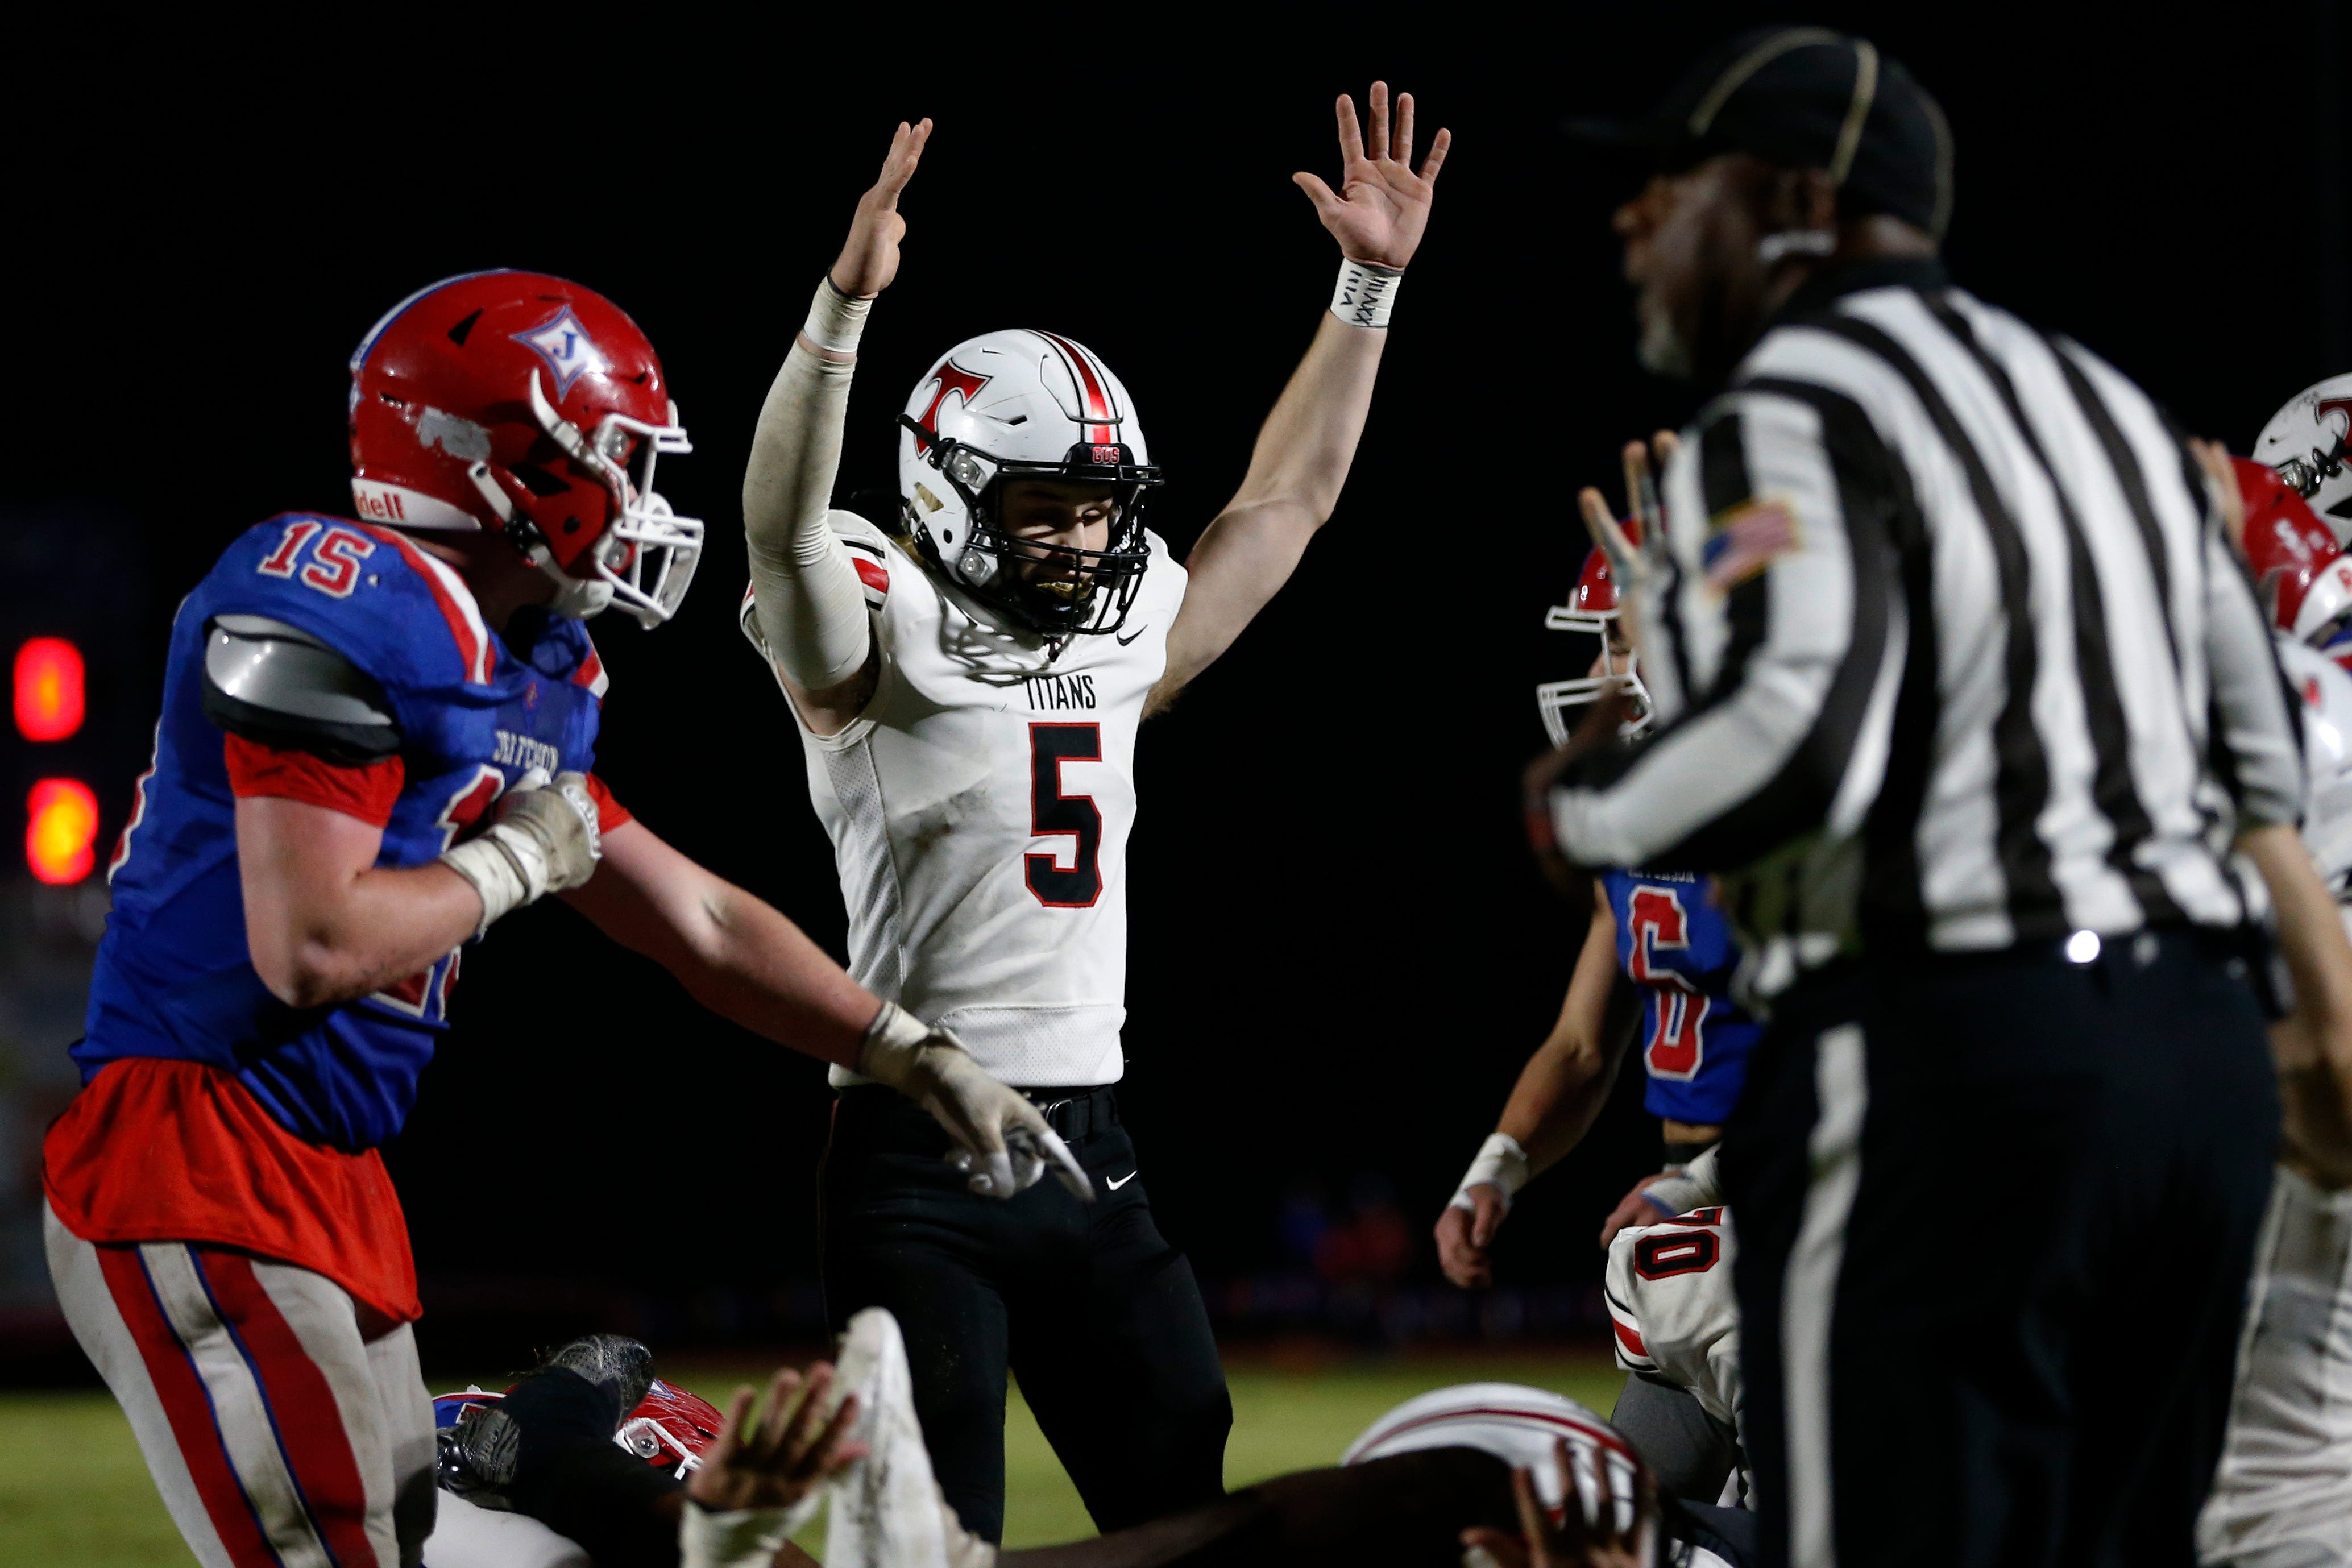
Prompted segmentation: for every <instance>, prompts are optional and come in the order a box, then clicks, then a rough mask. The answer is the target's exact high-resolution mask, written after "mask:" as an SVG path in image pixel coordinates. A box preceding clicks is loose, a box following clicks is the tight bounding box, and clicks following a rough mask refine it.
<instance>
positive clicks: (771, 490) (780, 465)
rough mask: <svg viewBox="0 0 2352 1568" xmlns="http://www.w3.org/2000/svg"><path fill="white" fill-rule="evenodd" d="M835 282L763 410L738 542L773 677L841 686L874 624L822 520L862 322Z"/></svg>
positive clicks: (845, 555)
mask: <svg viewBox="0 0 2352 1568" xmlns="http://www.w3.org/2000/svg"><path fill="white" fill-rule="evenodd" d="M864 303H865V301H862V300H847V299H846V297H845V296H844V295H843V294H842V293H841V291H840V290H839V289H835V288H834V287H833V283H832V280H831V279H826V280H825V281H824V282H822V283H820V284H819V285H818V286H817V293H816V299H815V300H814V303H813V304H812V306H811V308H810V310H809V318H808V323H807V325H806V326H805V327H804V328H803V330H802V332H801V335H800V337H799V338H797V339H796V340H794V342H793V346H792V350H791V352H790V353H786V354H785V355H784V364H783V368H782V370H780V371H778V372H777V373H776V380H775V384H773V385H772V386H771V387H770V388H769V389H768V400H767V402H766V403H765V404H764V405H762V406H761V409H760V423H759V426H758V428H757V429H756V430H754V431H753V433H752V437H751V462H750V463H749V464H748V465H747V466H746V468H744V471H743V539H744V543H745V544H746V546H747V547H748V548H749V549H750V552H751V586H752V593H753V603H754V605H755V610H754V614H755V615H756V616H757V617H758V621H759V626H760V631H761V636H762V637H764V638H765V639H766V641H767V647H768V657H769V658H770V660H771V661H772V663H773V664H774V666H775V668H776V671H777V673H778V674H780V675H782V676H783V677H784V678H785V679H788V680H790V681H791V682H793V684H794V685H795V686H798V687H800V688H801V689H803V690H804V691H823V690H826V689H830V688H832V687H835V686H839V685H841V684H842V683H843V682H844V681H845V680H847V679H850V678H851V677H852V676H854V675H856V673H857V672H858V671H859V670H860V669H862V668H865V665H866V655H867V653H868V652H869V651H871V648H872V643H873V628H872V626H870V625H869V624H868V622H867V619H866V595H865V590H864V588H863V587H862V585H861V584H859V582H858V579H857V571H856V567H855V566H853V565H852V564H851V563H850V559H849V551H848V548H847V547H846V546H845V545H844V544H843V543H842V542H841V539H840V536H839V535H837V534H835V532H834V531H833V529H832V527H831V526H830V525H829V524H828V523H827V522H826V521H825V518H826V508H827V503H828V501H829V500H830V499H831V497H832V494H833V481H834V477H835V474H836V473H837V472H838V471H839V469H840V467H841V432H842V426H843V424H844V422H845V419H846V417H847V415H848V408H849V383H850V378H851V376H852V374H854V372H855V371H856V355H855V354H853V353H849V351H848V349H847V348H845V347H843V346H841V345H843V344H844V343H847V344H849V345H855V344H856V341H857V332H858V331H861V330H862V329H863V321H862V310H861V311H858V312H856V313H855V314H853V312H851V311H850V310H848V309H847V307H848V306H853V305H855V306H862V305H864Z"/></svg>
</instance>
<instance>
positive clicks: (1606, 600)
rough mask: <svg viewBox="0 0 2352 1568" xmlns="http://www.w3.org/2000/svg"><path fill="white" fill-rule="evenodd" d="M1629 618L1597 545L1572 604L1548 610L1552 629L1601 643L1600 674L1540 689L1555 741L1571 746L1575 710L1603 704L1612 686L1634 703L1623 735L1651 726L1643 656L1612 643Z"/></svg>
mask: <svg viewBox="0 0 2352 1568" xmlns="http://www.w3.org/2000/svg"><path fill="white" fill-rule="evenodd" d="M1625 527H1626V528H1627V530H1628V531H1629V532H1630V533H1631V534H1632V535H1633V537H1635V538H1638V537H1639V536H1640V530H1639V528H1638V527H1636V526H1635V525H1633V524H1631V523H1628V524H1626V525H1625ZM1623 614H1624V610H1623V607H1622V604H1621V603H1620V601H1619V599H1618V596H1617V584H1616V581H1615V579H1614V578H1613V577H1612V574H1611V571H1610V564H1609V556H1608V552H1606V551H1604V550H1602V549H1601V547H1600V546H1598V545H1595V546H1594V547H1593V550H1592V552H1591V554H1589V555H1587V556H1586V557H1585V558H1584V570H1583V571H1582V572H1580V573H1579V574H1577V579H1576V586H1575V587H1574V588H1572V589H1570V591H1569V595H1568V603H1567V604H1565V605H1552V606H1551V608H1549V609H1548V610H1546V611H1545V612H1544V629H1545V630H1546V631H1554V632H1583V633H1585V634H1586V635H1588V636H1592V637H1599V638H1600V639H1601V658H1600V661H1599V664H1600V673H1599V674H1597V675H1595V674H1591V673H1587V674H1584V675H1580V676H1577V677H1575V678H1574V679H1570V680H1547V681H1545V682H1544V683H1543V684H1542V685H1540V686H1538V687H1537V688H1536V711H1537V712H1538V714H1540V715H1541V716H1542V718H1543V727H1544V733H1545V734H1547V735H1549V736H1550V737H1551V743H1552V744H1553V745H1555V746H1565V745H1567V744H1568V737H1569V734H1570V731H1573V730H1574V729H1575V728H1576V721H1575V718H1574V717H1573V716H1572V715H1571V714H1570V712H1569V710H1570V709H1571V708H1581V707H1583V706H1584V705H1585V704H1586V703H1588V702H1592V701H1596V700H1599V698H1600V696H1601V693H1602V692H1603V691H1605V690H1607V689H1609V688H1610V687H1612V686H1621V687H1623V688H1624V689H1625V694H1626V696H1627V697H1629V698H1631V699H1632V700H1633V711H1632V712H1631V713H1629V714H1628V715H1627V716H1626V718H1625V721H1624V722H1622V724H1620V725H1618V727H1617V731H1618V733H1619V734H1621V735H1638V734H1640V733H1641V732H1642V731H1644V730H1646V729H1648V728H1649V727H1650V721H1651V719H1652V718H1653V717H1654V715H1655V711H1656V710H1655V708H1654V705H1653V704H1652V702H1651V701H1650V689H1649V688H1648V687H1646V686H1644V685H1643V684H1642V658H1641V655H1640V654H1638V653H1634V652H1632V651H1630V650H1629V651H1627V652H1625V653H1623V654H1622V655H1621V654H1619V653H1618V652H1617V650H1616V649H1615V648H1614V647H1612V646H1611V643H1610V633H1611V632H1612V630H1614V629H1615V627H1616V626H1617V624H1618V618H1619V617H1620V616H1622V615H1623Z"/></svg>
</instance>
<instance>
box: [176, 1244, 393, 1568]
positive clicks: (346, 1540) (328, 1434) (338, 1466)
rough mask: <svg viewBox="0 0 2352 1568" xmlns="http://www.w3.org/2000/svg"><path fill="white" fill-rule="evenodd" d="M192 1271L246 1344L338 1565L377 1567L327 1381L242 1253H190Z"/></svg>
mask: <svg viewBox="0 0 2352 1568" xmlns="http://www.w3.org/2000/svg"><path fill="white" fill-rule="evenodd" d="M188 1251H189V1252H190V1253H191V1254H192V1255H193V1256H194V1258H195V1263H196V1272H197V1274H198V1275H200V1276H201V1277H202V1278H203V1279H204V1281H205V1286H206V1287H207V1288H208V1289H210V1290H211V1291H212V1297H213V1303H214V1305H215V1306H216V1307H218V1308H219V1309H220V1314H221V1317H222V1319H223V1321H226V1322H227V1323H228V1324H229V1326H230V1327H231V1328H232V1329H234V1330H235V1331H236V1337H237V1338H238V1340H240V1341H241V1342H243V1346H244V1349H245V1353H246V1361H247V1364H248V1365H250V1366H251V1367H252V1368H253V1373H254V1376H255V1378H256V1379H257V1381H258V1382H259V1383H260V1384H261V1397H262V1399H263V1400H264V1401H265V1402H266V1403H267V1404H268V1406H269V1414H270V1415H271V1416H272V1417H273V1418H274V1419H275V1420H276V1422H277V1424H278V1450H279V1451H280V1452H281V1453H283V1454H284V1455H285V1456H286V1465H287V1468H289V1469H290V1470H291V1471H293V1473H294V1484H295V1486H297V1487H298V1488H299V1489H301V1493H302V1500H303V1501H304V1502H305V1503H306V1504H308V1505H309V1508H310V1520H311V1522H312V1523H313V1524H315V1525H316V1526H317V1527H318V1531H319V1537H320V1540H321V1541H323V1542H325V1543H326V1547H327V1551H328V1552H329V1553H331V1555H332V1556H333V1558H334V1560H335V1561H336V1562H337V1563H343V1564H347V1565H348V1568H374V1565H375V1560H376V1558H375V1546H374V1543H373V1542H370V1541H369V1540H368V1533H367V1487H366V1485H365V1483H364V1482H362V1480H361V1479H360V1466H359V1459H358V1458H357V1457H356V1456H355V1455H353V1454H352V1439H351V1435H350V1434H349V1433H348V1432H346V1431H345V1430H344V1429H343V1413H342V1408H341V1406H340V1405H337V1404H336V1403H335V1391H334V1390H333V1389H332V1388H331V1387H330V1386H329V1385H328V1383H327V1379H326V1375H325V1374H324V1373H321V1372H320V1370H319V1368H318V1364H317V1363H314V1362H313V1361H311V1359H310V1352H307V1351H305V1350H304V1349H303V1348H302V1342H301V1341H300V1340H299V1339H297V1338H296V1337H295V1334H294V1330H293V1326H292V1325H291V1324H289V1323H288V1322H287V1321H286V1316H285V1314H284V1313H282V1312H280V1311H279V1310H278V1303H277V1302H275V1301H273V1300H270V1299H269V1292H268V1291H267V1290H265V1289H262V1288H261V1281H260V1280H259V1279H257V1278H256V1277H255V1275H254V1272H253V1260H252V1259H251V1258H247V1257H246V1256H245V1255H244V1254H243V1253H241V1252H226V1251H223V1250H221V1249H220V1248H217V1247H190V1248H189V1249H188Z"/></svg>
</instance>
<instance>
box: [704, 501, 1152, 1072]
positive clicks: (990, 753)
mask: <svg viewBox="0 0 2352 1568" xmlns="http://www.w3.org/2000/svg"><path fill="white" fill-rule="evenodd" d="M828 521H830V522H831V524H832V526H833V528H834V531H835V532H836V533H838V534H840V536H841V538H842V540H843V542H845V543H846V544H847V545H848V546H849V548H850V552H851V555H852V558H853V559H854V560H855V562H856V566H857V569H858V575H859V577H860V578H861V579H863V581H864V582H865V584H866V602H867V605H869V607H871V608H872V609H873V611H874V613H875V620H874V625H875V630H876V635H877V637H878V638H879V641H880V645H881V649H882V666H881V681H880V684H879V686H878V687H877V689H876V690H875V693H874V700H873V701H872V702H870V703H869V704H867V706H866V710H865V712H863V713H862V714H860V715H859V716H858V717H857V719H856V721H854V722H852V723H851V724H850V725H849V726H848V727H847V728H846V729H845V730H843V731H841V732H840V733H839V734H837V735H831V736H820V735H816V734H814V733H812V732H811V731H810V730H809V728H808V726H807V725H806V724H805V723H803V722H801V721H799V719H798V716H797V714H795V719H794V722H795V724H796V726H797V727H798V729H799V730H800V734H801V742H802V745H803V750H804V751H805V752H806V754H807V758H808V779H809V795H810V798H811V799H812V801H813V802H814V805H815V806H816V813H817V816H818V818H819V819H820V820H822V821H823V822H824V827H825V831H826V833H828V834H829V835H831V836H832V838H833V849H834V859H835V865H836V866H837V867H838V868H839V869H840V873H841V888H842V896H843V898H844V899H845V900H846V902H847V904H848V907H849V973H851V975H853V976H854V977H855V978H856V981H857V983H858V984H861V985H863V986H865V987H866V989H867V990H869V991H872V992H873V993H874V994H876V995H877V996H881V997H883V998H885V999H887V1000H889V1001H893V1002H896V1003H898V1005H900V1006H902V1007H904V1008H906V1009H907V1010H908V1012H910V1013H913V1014H914V1015H915V1016H918V1017H919V1018H922V1019H924V1020H926V1021H927V1022H929V1023H934V1024H939V1025H943V1026H946V1027H948V1028H950V1029H952V1030H954V1031H955V1033H956V1035H957V1037H959V1038H960V1039H961V1040H962V1041H963V1043H964V1044H965V1046H967V1047H970V1049H971V1053H972V1056H973V1057H974V1058H976V1059H977V1060H978V1061H979V1063H980V1065H981V1066H982V1067H984V1068H987V1069H988V1070H989V1071H990V1072H991V1073H992V1074H994V1075H995V1076H996V1077H998V1078H1000V1079H1003V1080H1004V1081H1005V1082H1007V1083H1011V1084H1014V1085H1018V1086H1023V1087H1030V1088H1045V1087H1059V1086H1064V1085H1067V1086H1072V1087H1077V1086H1087V1085H1096V1084H1106V1083H1110V1082H1114V1081H1116V1080H1117V1079H1118V1077H1119V1076H1120V1073H1121V1072H1122V1070H1123V1069H1124V1066H1125V1062H1124V1058H1123V1057H1122V1055H1121V1053H1120V1049H1119V1030H1120V1028H1121V1026H1123V1025H1124V1024H1125V1023H1126V1020H1127V1005H1126V994H1127V841H1128V835H1129V832H1130V831H1132V829H1133V828H1134V826H1135V732H1136V729H1137V726H1138V725H1139V724H1140V723H1141V722H1142V720H1143V702H1144V698H1145V697H1146V695H1148V694H1149V693H1150V690H1151V688H1152V686H1153V685H1154V684H1155V683H1156V682H1157V681H1158V680H1159V679H1160V673H1161V671H1162V670H1163V669H1164V668H1166V666H1167V662H1168V655H1167V649H1168V628H1169V626H1170V625H1171V623H1172V622H1173V621H1174V620H1175V618H1176V611H1177V608H1178V606H1179V605H1181V604H1182V603H1183V600H1184V584H1185V572H1184V568H1183V567H1182V566H1181V565H1180V564H1178V563H1177V562H1176V561H1175V560H1174V558H1173V557H1171V555H1170V554H1169V553H1168V548H1167V546H1166V545H1165V544H1164V543H1162V542H1160V539H1159V537H1158V536H1157V535H1155V534H1150V533H1147V534H1146V535H1145V539H1146V542H1147V543H1148V544H1149V547H1150V552H1151V563H1150V566H1149V567H1148V568H1147V569H1146V571H1145V572H1144V574H1143V580H1142V583H1141V584H1140V586H1139V590H1138V592H1137V594H1136V598H1135V603H1134V604H1133V605H1132V606H1131V607H1130V608H1129V613H1128V616H1127V622H1126V625H1125V626H1124V627H1123V628H1122V629H1121V630H1120V631H1118V632H1117V633H1114V634H1109V635H1098V636H1091V637H1072V638H1070V639H1067V640H1066V641H1063V642H1059V643H1055V642H1049V641H1047V640H1046V639H1045V638H1043V637H1038V636H1036V635H1034V634H1033V633H1031V632H1028V631H1025V630H1021V629H1017V628H1008V626H1007V623H1006V622H1005V620H1004V619H1003V617H1002V616H997V615H995V614H993V613H992V611H990V610H989V609H988V608H987V607H986V606H983V605H980V604H978V603H977V602H975V601H973V600H971V599H970V598H969V597H967V596H965V595H962V594H961V593H959V592H957V591H955V590H953V589H951V588H949V587H947V586H945V585H944V584H942V583H941V582H940V579H939V578H937V577H935V576H933V575H932V574H930V573H929V571H927V570H925V569H924V567H923V565H922V563H920V562H919V561H917V560H916V559H915V558H914V557H913V556H911V555H910V554H908V552H906V551H905V550H903V549H902V548H900V546H899V544H898V542H897V541H896V540H894V539H891V538H890V537H889V536H888V535H887V534H885V533H884V532H883V531H881V530H880V529H878V528H876V527H875V526H874V525H873V524H871V523H869V522H867V521H865V520H864V519H863V518H859V517H856V516H855V515H854V514H852V513H848V512H840V511H836V512H834V513H832V514H831V516H830V518H829V519H828ZM742 624H743V628H744V632H745V635H747V636H749V637H751V640H752V642H753V643H754V644H761V637H760V635H759V631H758V627H757V623H756V621H755V620H754V618H753V616H752V615H751V596H750V595H748V594H747V595H745V597H744V602H743V616H742ZM761 653H762V657H765V654H766V649H765V647H764V645H762V646H761ZM771 668H772V663H771ZM781 679H782V678H781V676H780V677H779V680H781ZM787 705H788V706H789V700H788V702H787ZM856 1081H857V1080H856V1077H855V1076H854V1075H852V1074H849V1073H847V1072H846V1071H845V1069H843V1068H837V1067H836V1068H834V1082H835V1084H843V1083H854V1082H856Z"/></svg>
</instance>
